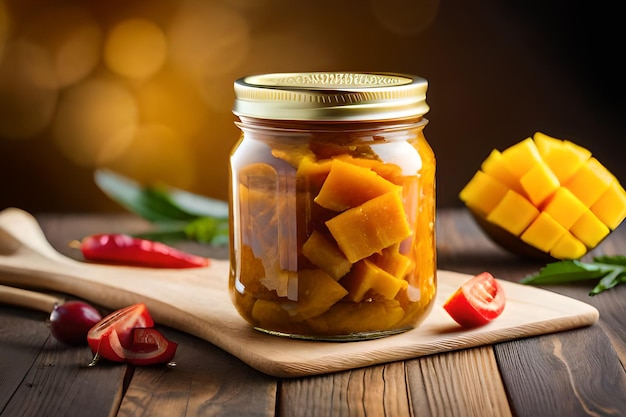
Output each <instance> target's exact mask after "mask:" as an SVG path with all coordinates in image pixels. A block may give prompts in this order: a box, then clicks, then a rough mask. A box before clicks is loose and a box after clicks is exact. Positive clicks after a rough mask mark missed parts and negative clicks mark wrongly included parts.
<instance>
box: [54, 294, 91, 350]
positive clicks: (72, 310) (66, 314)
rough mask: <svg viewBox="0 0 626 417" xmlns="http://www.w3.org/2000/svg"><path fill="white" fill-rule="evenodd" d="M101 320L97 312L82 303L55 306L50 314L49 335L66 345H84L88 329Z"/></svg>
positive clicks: (66, 303)
mask: <svg viewBox="0 0 626 417" xmlns="http://www.w3.org/2000/svg"><path fill="white" fill-rule="evenodd" d="M101 319H102V316H101V315H100V313H99V312H98V310H96V309H95V308H94V307H93V306H91V305H89V304H87V303H84V302H82V301H67V302H65V303H63V304H60V305H59V304H55V306H54V308H53V309H52V312H51V313H50V333H52V336H53V337H54V338H55V339H57V340H58V341H60V342H62V343H65V344H67V345H85V344H87V333H88V332H89V329H91V328H92V327H93V325H94V324H96V323H97V322H99V321H100V320H101Z"/></svg>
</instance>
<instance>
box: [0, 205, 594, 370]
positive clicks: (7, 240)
mask: <svg viewBox="0 0 626 417" xmlns="http://www.w3.org/2000/svg"><path fill="white" fill-rule="evenodd" d="M228 268H229V265H228V262H227V261H223V260H213V261H212V263H211V266H210V267H208V268H197V269H187V270H155V269H149V268H131V267H119V266H108V265H97V264H88V263H85V262H79V261H76V260H74V259H70V258H68V257H66V256H63V255H62V254H60V253H59V252H57V251H55V249H54V248H53V247H52V246H50V244H49V243H48V242H47V241H46V239H45V236H44V234H43V232H42V230H41V229H40V228H39V226H38V224H37V222H36V221H35V219H34V218H32V216H30V215H28V214H27V213H24V212H22V211H19V210H10V211H7V210H5V211H3V212H2V213H0V283H5V284H10V285H16V286H35V287H40V288H45V289H50V290H55V291H61V292H65V293H68V294H72V295H75V296H77V297H81V298H84V299H86V300H90V301H92V302H94V303H97V304H100V305H102V306H105V307H108V308H111V309H115V308H120V307H124V306H127V305H129V304H133V303H136V302H145V303H146V304H147V305H148V308H149V309H150V311H151V313H152V315H153V316H154V318H155V320H156V321H157V322H158V323H160V324H163V325H166V326H170V327H173V328H176V329H179V330H182V331H185V332H187V333H189V334H192V335H195V336H198V337H200V338H202V339H204V340H207V341H209V342H211V343H213V344H214V345H216V346H218V347H220V348H222V349H224V350H226V351H228V352H230V353H231V354H233V355H234V356H236V357H238V358H239V359H241V360H242V361H244V362H246V363H247V364H249V365H250V366H252V367H254V368H256V369H258V370H260V371H262V372H264V373H267V374H269V375H274V376H281V377H294V376H303V375H315V374H322V373H327V372H336V371H341V370H346V369H352V368H359V367H364V366H370V365H376V364H382V363H386V362H393V361H397V360H403V359H410V358H415V357H419V356H423V355H429V354H433V353H439V352H445V351H450V350H456V349H463V348H467V347H475V346H481V345H486V344H492V343H497V342H500V341H504V340H511V339H515V338H520V337H528V336H532V335H538V334H544V333H550V332H556V331H561V330H565V329H572V328H576V327H580V326H586V325H589V324H592V323H594V322H595V321H596V320H597V318H598V312H597V310H596V309H595V308H593V307H591V306H589V305H588V304H585V303H582V302H580V301H578V300H574V299H571V298H568V297H564V296H561V295H558V294H555V293H552V292H549V291H544V290H541V289H538V288H535V287H530V286H523V285H519V284H515V283H512V282H506V281H503V282H502V285H503V287H504V289H505V292H506V294H507V307H506V309H505V311H504V313H503V314H502V315H501V316H500V317H499V318H498V319H497V320H495V321H494V322H492V323H490V324H489V325H487V326H483V327H481V328H477V329H472V330H463V329H461V328H460V327H459V326H458V325H456V323H454V321H452V319H451V318H450V317H449V316H448V315H447V314H446V313H445V311H443V309H441V305H442V304H443V302H444V301H445V299H446V298H447V297H448V296H449V295H450V294H452V292H454V291H455V290H456V289H457V288H458V287H459V286H460V285H461V284H462V283H463V282H464V281H465V280H467V279H468V278H469V276H468V275H465V274H460V273H455V272H450V271H439V272H438V295H437V301H436V306H435V308H434V309H433V312H432V313H431V314H430V316H429V317H428V318H427V319H426V320H425V321H424V322H423V323H422V325H420V327H418V328H417V329H414V330H412V331H409V332H406V333H403V334H400V335H396V336H391V337H387V338H384V339H378V340H371V341H364V342H353V343H329V342H311V341H298V340H290V339H283V338H278V337H274V336H269V335H265V334H262V333H259V332H257V331H255V330H253V329H252V328H251V327H250V326H249V325H247V324H246V323H245V322H243V320H242V319H241V318H240V317H239V315H238V314H237V312H236V310H235V309H234V307H233V306H232V304H231V302H230V298H229V296H228V293H227V278H228Z"/></svg>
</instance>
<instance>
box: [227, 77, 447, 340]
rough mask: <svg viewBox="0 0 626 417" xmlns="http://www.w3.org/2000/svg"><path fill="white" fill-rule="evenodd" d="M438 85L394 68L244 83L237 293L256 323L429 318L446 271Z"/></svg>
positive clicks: (240, 84) (313, 326)
mask: <svg viewBox="0 0 626 417" xmlns="http://www.w3.org/2000/svg"><path fill="white" fill-rule="evenodd" d="M426 89H427V82H426V80H424V79H422V78H420V77H416V76H412V75H404V74H388V73H380V74H379V73H327V72H322V73H289V74H264V75H255V76H249V77H245V78H242V79H239V80H237V81H236V82H235V94H236V100H235V105H234V113H235V115H236V116H238V118H239V121H238V122H237V125H238V126H239V128H240V129H241V137H240V140H239V142H238V143H237V145H236V146H235V147H234V149H233V151H232V154H231V159H230V173H231V176H230V185H231V187H230V192H231V195H230V209H231V215H230V222H231V224H230V233H231V238H230V253H231V256H230V263H231V268H230V279H229V291H230V295H231V298H232V301H233V303H234V305H235V307H236V308H237V310H238V311H239V313H240V314H241V316H242V317H243V318H244V319H245V320H246V321H248V322H249V323H250V324H251V325H252V326H253V327H254V328H256V329H258V330H260V331H264V332H266V333H270V334H274V335H279V336H285V337H291V338H301V339H313V340H330V341H350V340H366V339H372V338H379V337H384V336H388V335H391V334H396V333H401V332H404V331H407V330H410V329H412V328H414V327H415V326H417V325H418V324H419V323H420V322H421V321H422V320H424V318H425V317H426V316H427V315H428V313H429V312H430V310H431V308H432V306H433V304H434V299H435V293H436V288H437V279H436V273H437V268H436V249H435V248H436V247H435V157H434V155H433V151H432V149H431V147H430V146H429V144H428V143H427V141H426V139H425V137H424V133H423V130H424V127H425V125H426V124H427V120H426V119H425V118H424V117H423V116H424V114H425V113H426V112H427V111H428V109H429V108H428V105H427V104H426Z"/></svg>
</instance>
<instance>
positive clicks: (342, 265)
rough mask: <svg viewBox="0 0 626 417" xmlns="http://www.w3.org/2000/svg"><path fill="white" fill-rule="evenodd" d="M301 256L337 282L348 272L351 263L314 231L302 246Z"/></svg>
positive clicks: (333, 244) (332, 244)
mask: <svg viewBox="0 0 626 417" xmlns="http://www.w3.org/2000/svg"><path fill="white" fill-rule="evenodd" d="M302 254H303V255H304V256H305V257H306V258H307V259H308V260H310V261H311V262H312V263H313V264H314V265H315V266H317V267H319V268H320V269H322V270H323V271H325V272H326V273H327V274H328V275H330V276H331V277H333V278H334V279H336V280H338V279H339V278H341V277H342V276H344V275H345V274H347V273H348V271H350V268H351V267H352V263H351V262H350V261H349V260H348V259H346V257H345V256H344V254H343V252H341V250H339V247H338V246H337V245H336V244H335V242H334V241H332V240H331V239H328V238H326V237H324V235H323V234H322V233H321V232H319V231H317V230H315V231H313V233H311V236H309V238H308V239H307V240H306V242H304V244H303V245H302Z"/></svg>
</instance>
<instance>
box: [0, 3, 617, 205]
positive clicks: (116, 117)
mask: <svg viewBox="0 0 626 417" xmlns="http://www.w3.org/2000/svg"><path fill="white" fill-rule="evenodd" d="M618 4H619V3H611V2H609V1H596V2H593V3H591V2H577V1H555V0H546V1H539V0H534V1H532V0H531V1H501V2H496V1H484V0H478V1H464V0H448V1H437V0H367V1H366V0H362V1H360V0H345V1H336V0H335V1H330V0H318V1H306V0H303V1H290V0H107V1H98V0H73V1H72V0H63V1H61V0H56V1H53V0H0V209H2V208H5V207H8V206H14V207H20V208H23V209H25V210H29V211H32V212H42V211H115V210H119V207H118V206H116V205H115V204H113V203H112V202H111V201H110V200H108V198H106V197H105V196H104V195H103V194H102V193H101V192H100V191H99V190H98V188H97V187H96V186H95V184H94V182H93V171H94V169H96V168H98V167H106V168H111V169H114V170H116V171H118V172H120V173H122V174H125V175H127V176H130V177H132V178H135V179H137V180H138V181H141V182H151V181H163V182H166V183H168V184H171V185H174V186H177V187H180V188H183V189H186V190H188V191H192V192H195V193H199V194H204V195H207V196H212V197H217V198H222V199H226V198H227V184H228V180H227V172H228V165H227V164H228V161H227V159H228V154H229V151H230V149H231V147H232V146H233V144H234V143H235V141H236V140H237V137H238V131H237V129H236V128H235V126H234V125H233V121H234V117H233V116H232V114H231V107H232V102H233V99H234V96H233V92H232V84H233V81H234V80H235V79H236V78H239V77H241V76H244V75H248V74H252V73H264V72H292V71H314V70H364V71H393V72H407V73H415V74H418V75H420V76H422V77H424V78H426V79H428V81H429V83H430V87H429V91H428V102H429V104H430V106H431V111H430V113H429V114H428V116H427V117H428V119H429V120H430V124H429V125H428V127H427V128H426V136H427V138H428V139H429V142H430V143H431V145H432V146H433V148H434V150H435V153H436V155H437V159H438V204H439V206H457V205H460V202H459V200H458V197H457V195H458V192H459V191H460V189H461V188H462V187H463V185H464V184H465V183H466V182H467V181H468V180H469V178H470V177H471V176H472V175H473V173H474V172H475V171H476V170H477V169H478V167H479V164H480V162H481V161H482V160H483V159H484V158H485V157H486V156H487V155H488V154H489V152H490V151H491V149H493V148H498V149H500V150H502V149H504V148H506V147H508V146H510V145H512V144H514V143H516V142H518V141H520V140H522V139H524V138H526V137H527V136H530V135H532V134H533V133H534V132H535V131H542V132H544V133H546V134H549V135H552V136H555V137H558V138H562V139H570V140H572V141H574V142H576V143H578V144H580V145H582V146H585V147H587V148H589V149H590V150H591V151H592V152H593V153H594V154H595V155H596V157H597V158H598V159H599V160H600V161H601V162H602V163H603V164H604V165H605V166H607V168H609V170H611V171H612V172H613V173H614V174H615V175H616V176H617V177H618V178H619V179H620V181H621V182H622V183H625V182H626V169H625V166H626V164H625V163H624V159H625V157H626V155H625V153H624V145H623V138H622V136H623V135H622V123H621V122H622V118H623V114H624V85H623V76H622V70H621V69H622V65H623V64H622V63H621V59H620V58H621V55H622V54H623V51H624V29H623V27H624V25H623V23H622V22H621V21H618V19H619V16H620V13H618V10H617V5H618Z"/></svg>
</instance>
